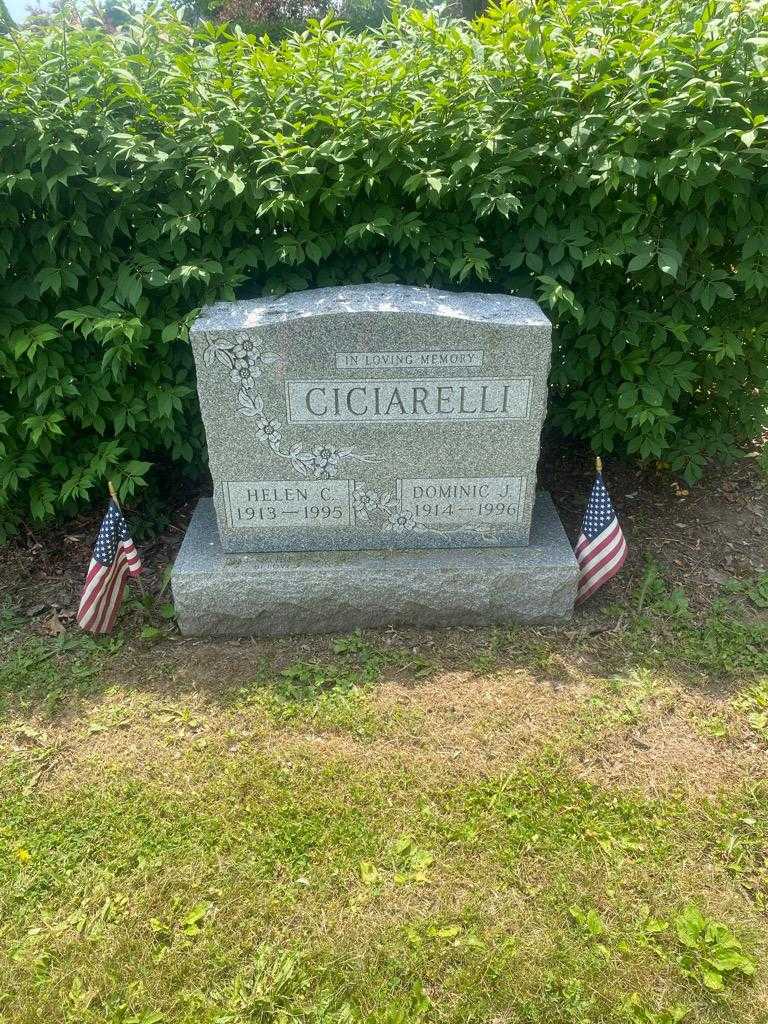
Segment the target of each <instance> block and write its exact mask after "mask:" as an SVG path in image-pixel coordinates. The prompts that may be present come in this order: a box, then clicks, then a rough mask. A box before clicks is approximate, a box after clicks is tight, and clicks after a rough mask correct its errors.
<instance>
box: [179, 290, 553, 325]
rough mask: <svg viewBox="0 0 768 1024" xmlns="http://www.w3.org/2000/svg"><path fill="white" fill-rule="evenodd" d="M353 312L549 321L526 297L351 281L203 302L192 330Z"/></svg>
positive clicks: (510, 322) (505, 321) (510, 321)
mask: <svg viewBox="0 0 768 1024" xmlns="http://www.w3.org/2000/svg"><path fill="white" fill-rule="evenodd" d="M355 313H410V314H411V315H414V316H424V317H443V318H448V319H458V320H467V321H469V322H476V323H483V324H508V325H531V326H533V325H539V324H541V325H547V326H548V325H549V320H548V319H547V318H546V316H544V314H543V313H542V311H541V309H540V308H539V307H538V306H537V305H536V303H535V302H533V301H532V300H531V299H523V298H519V297H518V296H514V295H498V294H496V295H487V294H484V293H482V292H443V291H439V290H437V289H434V288H416V287H414V286H412V285H405V284H397V285H392V284H388V285H377V284H355V285H345V286H344V287H341V288H315V289H312V290H310V291H304V292H292V293H291V294H289V295H282V296H280V298H276V299H268V298H267V299H241V300H240V301H239V302H217V303H215V304H214V305H212V306H206V307H205V308H204V309H203V310H202V312H201V314H200V316H199V317H198V319H197V320H196V321H195V324H194V326H193V327H192V333H193V334H199V333H208V334H210V333H214V332H216V331H238V330H247V329H248V328H258V327H264V326H268V325H274V324H279V323H286V322H288V321H291V320H303V319H307V318H309V317H325V316H332V315H334V314H344V315H345V316H348V315H350V314H355Z"/></svg>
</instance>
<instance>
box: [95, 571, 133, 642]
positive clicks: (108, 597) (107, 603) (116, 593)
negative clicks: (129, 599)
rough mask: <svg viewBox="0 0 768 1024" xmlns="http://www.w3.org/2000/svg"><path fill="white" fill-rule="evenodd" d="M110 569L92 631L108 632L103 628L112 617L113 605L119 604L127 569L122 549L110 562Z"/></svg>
mask: <svg viewBox="0 0 768 1024" xmlns="http://www.w3.org/2000/svg"><path fill="white" fill-rule="evenodd" d="M111 569H112V574H111V578H110V580H109V583H108V584H107V590H106V591H105V593H104V600H103V601H102V603H101V605H100V609H99V616H98V619H97V621H96V622H95V623H94V632H97V633H108V632H109V630H108V629H107V628H105V626H106V623H107V622H108V621H109V619H110V618H111V617H112V612H113V610H114V609H115V606H116V605H118V604H119V598H120V597H121V596H122V590H121V589H120V588H121V584H122V583H123V580H124V579H125V576H126V573H127V571H128V570H127V568H126V566H125V561H124V559H123V557H122V551H120V552H118V554H117V556H116V558H115V560H114V562H113V563H112V566H111ZM123 589H124V588H123Z"/></svg>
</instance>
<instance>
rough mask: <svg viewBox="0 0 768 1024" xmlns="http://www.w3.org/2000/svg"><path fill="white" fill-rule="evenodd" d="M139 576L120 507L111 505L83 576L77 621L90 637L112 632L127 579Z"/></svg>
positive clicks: (133, 550)
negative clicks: (94, 634)
mask: <svg viewBox="0 0 768 1024" xmlns="http://www.w3.org/2000/svg"><path fill="white" fill-rule="evenodd" d="M140 572H141V559H140V558H139V554H138V552H137V550H136V548H135V546H134V543H133V541H132V540H131V538H130V535H129V533H128V527H127V524H126V522H125V519H124V518H123V515H122V512H121V511H120V507H119V505H118V504H117V503H116V502H114V501H110V503H109V507H108V509H107V514H106V516H105V517H104V520H103V522H102V524H101V529H100V530H99V535H98V537H97V538H96V545H95V547H94V549H93V556H92V558H91V562H90V565H89V566H88V572H87V573H86V577H85V583H84V585H83V593H82V595H81V598H80V606H79V608H78V610H77V621H78V623H79V624H80V626H81V627H82V628H83V629H86V630H88V631H89V632H91V633H109V632H111V630H112V628H113V626H114V624H115V619H116V617H117V613H118V611H119V610H120V606H121V604H122V601H123V595H124V593H125V587H126V583H127V581H128V578H129V577H130V576H138V575H139V573H140Z"/></svg>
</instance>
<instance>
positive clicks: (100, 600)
mask: <svg viewBox="0 0 768 1024" xmlns="http://www.w3.org/2000/svg"><path fill="white" fill-rule="evenodd" d="M114 568H115V566H114V562H113V563H112V565H110V566H109V567H108V568H106V567H105V569H104V572H103V574H102V575H101V576H100V577H99V578H98V579H97V580H96V581H95V585H94V588H93V592H92V594H91V597H90V600H89V602H88V608H87V610H86V611H85V612H84V613H83V616H82V620H81V622H80V625H81V626H83V627H84V628H86V629H90V630H93V628H94V624H95V623H97V622H98V620H99V618H100V617H101V614H102V611H103V609H104V600H105V597H106V595H107V593H108V591H109V588H110V586H111V584H112V580H113V577H114Z"/></svg>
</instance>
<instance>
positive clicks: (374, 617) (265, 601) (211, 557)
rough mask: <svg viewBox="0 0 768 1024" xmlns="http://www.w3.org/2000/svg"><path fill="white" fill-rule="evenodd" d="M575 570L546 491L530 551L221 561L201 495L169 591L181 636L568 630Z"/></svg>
mask: <svg viewBox="0 0 768 1024" xmlns="http://www.w3.org/2000/svg"><path fill="white" fill-rule="evenodd" d="M577 577H578V567H577V565H576V559H575V558H574V554H573V551H572V549H571V546H570V544H569V543H568V539H567V537H566V536H565V531H564V530H563V527H562V524H561V522H560V519H559V517H558V514H557V512H556V510H555V507H554V505H553V504H552V500H551V498H550V497H549V495H548V494H545V493H540V494H539V495H538V496H537V498H536V504H535V506H534V510H533V520H532V526H531V542H530V544H529V545H528V546H527V547H514V548H512V547H504V548H493V549H488V548H474V549H472V548H462V549H457V548H443V549H440V550H411V551H407V550H406V551H403V550H399V551H335V552H331V551H322V552H320V551H315V552H301V553H295V552H284V553H272V552H270V553H248V554H229V553H227V552H225V551H224V550H223V548H222V546H221V541H220V539H219V532H218V529H217V526H216V515H215V512H214V508H213V503H212V501H211V499H210V498H203V499H201V501H200V503H199V505H198V506H197V509H196V510H195V513H194V515H193V517H192V520H191V522H190V524H189V529H188V530H187V534H186V536H185V538H184V543H183V544H182V546H181V550H180V551H179V555H178V557H177V559H176V564H175V565H174V569H173V576H172V579H171V586H172V589H173V599H174V603H175V606H176V614H177V616H178V621H179V628H180V629H181V632H182V634H184V635H185V636H283V635H286V634H291V633H348V632H350V631H352V630H354V629H358V628H361V629H371V628H382V627H385V626H416V627H432V626H455V625H464V626H488V625H493V624H495V623H503V622H509V621H512V620H514V621H517V622H564V621H566V620H567V619H569V618H570V616H571V612H572V611H573V603H574V598H575V596H576V583H577Z"/></svg>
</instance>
